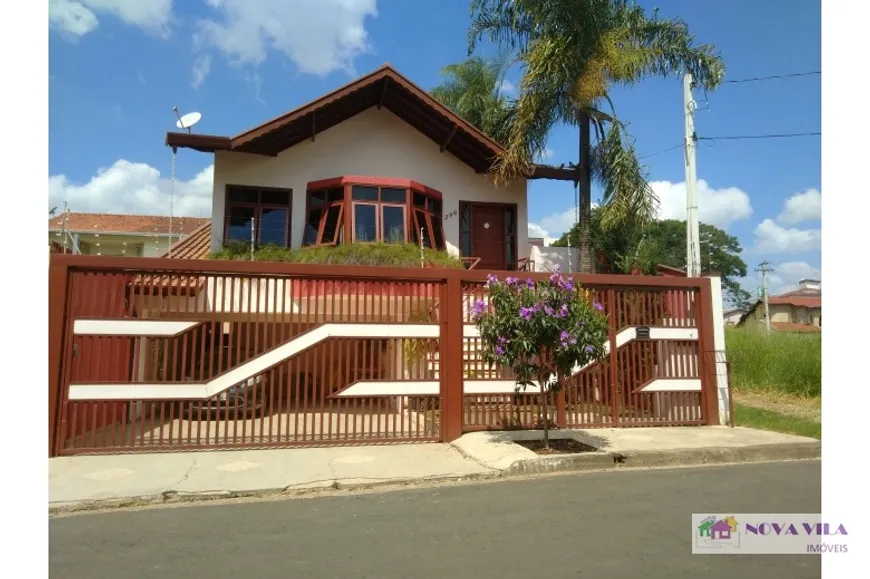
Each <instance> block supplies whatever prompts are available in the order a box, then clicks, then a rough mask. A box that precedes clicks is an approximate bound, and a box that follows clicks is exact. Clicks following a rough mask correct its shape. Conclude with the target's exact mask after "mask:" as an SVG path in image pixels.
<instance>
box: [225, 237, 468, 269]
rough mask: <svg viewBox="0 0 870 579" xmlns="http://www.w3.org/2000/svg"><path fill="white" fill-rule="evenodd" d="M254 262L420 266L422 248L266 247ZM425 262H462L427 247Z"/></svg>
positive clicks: (238, 251)
mask: <svg viewBox="0 0 870 579" xmlns="http://www.w3.org/2000/svg"><path fill="white" fill-rule="evenodd" d="M210 257H211V259H225V260H241V261H249V260H250V259H251V246H250V245H246V244H244V243H238V242H236V243H229V244H227V245H226V246H224V248H223V249H222V250H221V251H219V252H217V253H213V254H212V255H211V256H210ZM254 261H276V262H283V263H312V264H324V265H380V266H389V267H420V265H421V264H420V247H419V246H417V245H413V244H410V243H408V244H395V243H364V244H363V243H354V244H348V245H336V246H334V247H332V246H329V247H303V248H302V249H288V248H284V247H276V246H262V247H259V248H257V249H255V250H254ZM423 261H424V263H425V264H426V265H427V266H429V267H442V268H452V269H461V268H462V267H463V265H462V261H461V260H460V259H459V258H457V257H453V256H451V255H448V254H447V252H444V251H437V250H434V249H423Z"/></svg>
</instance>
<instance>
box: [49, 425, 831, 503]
mask: <svg viewBox="0 0 870 579" xmlns="http://www.w3.org/2000/svg"><path fill="white" fill-rule="evenodd" d="M821 450H822V445H821V442H818V441H816V442H791V443H779V444H763V445H753V446H742V447H714V448H690V449H672V450H640V451H625V452H608V451H599V452H588V453H578V454H567V455H562V456H546V457H540V458H534V459H528V460H518V461H516V462H514V463H513V464H512V465H511V466H509V467H508V468H506V469H504V470H496V469H494V470H492V471H491V472H486V473H480V474H463V475H444V476H438V477H429V478H415V479H397V480H385V481H380V480H379V481H358V480H355V481H353V482H342V481H341V480H334V481H332V482H329V481H321V482H320V483H319V484H316V485H308V486H298V485H296V486H291V487H286V488H274V489H259V490H255V491H229V490H213V491H203V492H196V493H189V492H180V491H165V492H163V493H158V494H153V495H146V496H138V497H123V498H111V499H100V500H87V501H69V502H64V503H50V504H49V507H48V514H49V516H63V515H70V514H83V513H86V512H94V511H106V510H119V509H130V508H140V507H159V506H171V505H183V504H190V503H200V502H216V501H224V502H225V501H228V500H232V499H246V498H256V499H269V498H303V497H314V496H336V495H337V494H339V493H350V492H360V491H368V490H374V491H376V490H388V489H398V488H413V487H422V486H426V485H431V484H437V483H464V482H465V483H474V482H482V481H487V480H507V479H514V478H517V479H519V478H524V477H528V476H531V475H536V474H548V473H569V472H592V471H598V472H607V471H616V470H626V469H635V468H636V469H656V468H673V467H686V466H700V465H707V466H713V465H725V464H740V463H753V462H783V461H792V460H813V459H819V458H821Z"/></svg>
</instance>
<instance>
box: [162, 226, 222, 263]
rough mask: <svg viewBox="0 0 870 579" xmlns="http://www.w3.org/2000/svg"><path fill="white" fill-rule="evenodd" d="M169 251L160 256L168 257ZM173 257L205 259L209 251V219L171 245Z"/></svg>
mask: <svg viewBox="0 0 870 579" xmlns="http://www.w3.org/2000/svg"><path fill="white" fill-rule="evenodd" d="M169 253H170V252H169V251H167V252H166V253H164V254H163V255H161V256H160V257H170V255H169ZM171 253H172V258H173V259H206V258H207V257H208V255H209V253H211V221H206V222H205V223H203V224H202V225H200V226H199V227H197V228H196V229H195V230H193V231H191V232H190V234H189V235H188V236H187V237H185V238H184V239H182V240H181V241H178V242H176V243H175V244H173V246H172V252H171Z"/></svg>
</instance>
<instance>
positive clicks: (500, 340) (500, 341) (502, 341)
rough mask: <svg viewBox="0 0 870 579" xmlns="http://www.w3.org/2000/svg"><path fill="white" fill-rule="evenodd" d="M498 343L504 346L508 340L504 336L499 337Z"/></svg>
mask: <svg viewBox="0 0 870 579" xmlns="http://www.w3.org/2000/svg"><path fill="white" fill-rule="evenodd" d="M498 343H499V344H501V345H502V346H503V345H505V344H507V338H505V337H504V336H499V337H498Z"/></svg>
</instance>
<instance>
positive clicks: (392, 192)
mask: <svg viewBox="0 0 870 579" xmlns="http://www.w3.org/2000/svg"><path fill="white" fill-rule="evenodd" d="M381 201H383V202H384V203H405V190H404V189H381Z"/></svg>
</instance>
